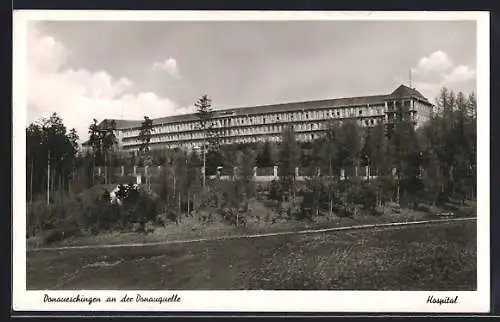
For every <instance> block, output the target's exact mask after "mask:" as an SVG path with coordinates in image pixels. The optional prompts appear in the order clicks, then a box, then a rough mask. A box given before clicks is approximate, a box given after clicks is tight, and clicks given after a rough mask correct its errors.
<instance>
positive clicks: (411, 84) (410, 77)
mask: <svg viewBox="0 0 500 322" xmlns="http://www.w3.org/2000/svg"><path fill="white" fill-rule="evenodd" d="M409 74H410V88H413V86H412V83H411V69H410V70H409Z"/></svg>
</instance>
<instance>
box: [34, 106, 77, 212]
mask: <svg viewBox="0 0 500 322" xmlns="http://www.w3.org/2000/svg"><path fill="white" fill-rule="evenodd" d="M77 141H78V135H77V133H76V131H75V130H74V129H72V130H70V131H69V132H68V131H67V130H66V126H65V125H64V123H63V120H62V119H61V118H60V117H59V116H58V115H57V114H56V113H53V114H52V115H51V116H50V117H49V118H42V119H40V120H39V121H37V122H34V123H31V124H30V125H29V126H28V127H27V128H26V158H27V159H26V161H27V162H26V166H27V169H26V173H29V176H27V178H26V179H27V180H29V181H27V185H26V187H27V191H26V192H27V193H26V195H27V197H29V200H30V201H33V199H34V196H36V195H37V194H40V193H42V192H43V191H45V192H46V194H47V203H49V202H50V199H51V198H50V197H51V196H52V197H54V192H55V191H56V190H58V191H59V192H60V195H61V197H62V196H63V195H64V193H65V192H67V191H69V189H70V188H69V187H70V183H71V178H72V174H73V172H74V167H75V160H76V158H77V155H78V142H77ZM28 189H29V190H28Z"/></svg>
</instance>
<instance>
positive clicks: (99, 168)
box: [97, 167, 101, 177]
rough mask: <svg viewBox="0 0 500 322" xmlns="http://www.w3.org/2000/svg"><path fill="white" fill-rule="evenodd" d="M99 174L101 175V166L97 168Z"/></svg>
mask: <svg viewBox="0 0 500 322" xmlns="http://www.w3.org/2000/svg"><path fill="white" fill-rule="evenodd" d="M97 174H98V175H99V177H100V176H101V167H98V168H97Z"/></svg>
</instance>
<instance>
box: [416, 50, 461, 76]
mask: <svg viewBox="0 0 500 322" xmlns="http://www.w3.org/2000/svg"><path fill="white" fill-rule="evenodd" d="M452 66H453V62H452V61H451V60H450V58H449V57H448V55H447V54H446V53H445V52H443V51H441V50H438V51H436V52H433V53H432V54H430V55H429V56H428V57H422V58H420V60H419V61H418V66H417V67H416V68H414V69H413V71H414V73H416V74H420V75H429V74H434V73H443V72H446V71H448V70H449V69H450V68H451V67H452Z"/></svg>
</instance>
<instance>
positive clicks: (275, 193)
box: [269, 180, 283, 201]
mask: <svg viewBox="0 0 500 322" xmlns="http://www.w3.org/2000/svg"><path fill="white" fill-rule="evenodd" d="M269 199H271V200H276V201H281V200H282V199H283V190H282V189H281V185H280V183H279V181H277V180H273V181H271V183H270V184H269Z"/></svg>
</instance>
